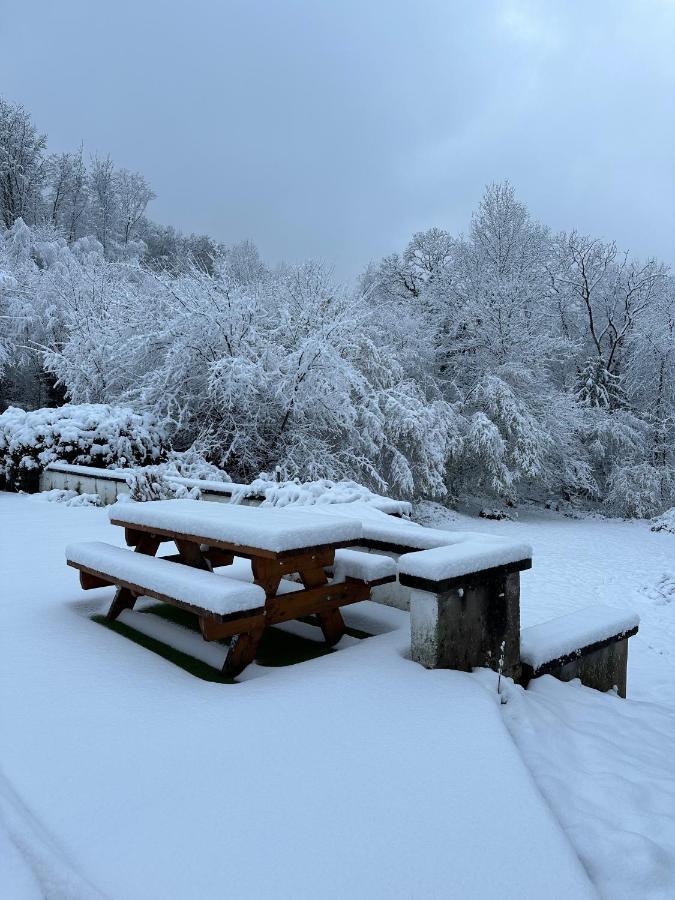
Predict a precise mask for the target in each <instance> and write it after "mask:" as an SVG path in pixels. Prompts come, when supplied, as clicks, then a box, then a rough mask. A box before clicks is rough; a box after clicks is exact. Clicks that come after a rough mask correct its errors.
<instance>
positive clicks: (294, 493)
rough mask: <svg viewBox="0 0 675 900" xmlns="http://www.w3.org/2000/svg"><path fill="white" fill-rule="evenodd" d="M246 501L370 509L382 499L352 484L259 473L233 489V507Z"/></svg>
mask: <svg viewBox="0 0 675 900" xmlns="http://www.w3.org/2000/svg"><path fill="white" fill-rule="evenodd" d="M247 497H264V500H263V502H262V504H261V505H262V506H315V505H317V506H318V505H323V504H329V503H354V502H356V501H359V502H361V503H367V504H368V505H371V506H377V505H378V503H381V502H382V499H383V498H382V497H381V496H379V495H378V494H374V493H373V492H372V491H370V490H368V488H367V487H364V486H363V485H362V484H357V483H356V482H355V481H331V480H330V479H328V478H322V479H319V480H317V481H307V482H304V483H303V482H301V481H299V480H297V479H294V480H291V481H278V480H276V478H275V476H274V475H270V474H267V473H265V472H263V473H262V474H261V475H260V476H259V477H258V478H256V479H255V480H254V481H252V482H251V484H249V485H245V486H241V487H239V488H236V489H235V490H234V492H233V494H232V502H233V503H241V501H242V500H244V499H245V498H247ZM388 502H389V503H393V502H395V503H396V504H397V507H398V508H397V509H395V510H394V509H392V510H391V511H392V512H397V513H398V514H399V515H409V514H410V504H409V503H407V502H406V501H404V500H399V501H388Z"/></svg>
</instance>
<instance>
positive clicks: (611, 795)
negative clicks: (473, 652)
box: [417, 504, 675, 900]
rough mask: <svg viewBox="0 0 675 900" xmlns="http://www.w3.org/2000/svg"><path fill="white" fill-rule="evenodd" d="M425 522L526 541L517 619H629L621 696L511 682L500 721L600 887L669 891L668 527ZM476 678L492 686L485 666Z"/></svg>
mask: <svg viewBox="0 0 675 900" xmlns="http://www.w3.org/2000/svg"><path fill="white" fill-rule="evenodd" d="M417 514H418V517H419V518H420V520H422V521H424V522H425V523H428V524H432V525H434V527H437V528H438V527H448V528H462V529H464V528H471V529H472V530H474V531H483V532H485V533H490V534H495V533H496V534H500V535H503V536H505V537H509V538H513V539H517V540H523V541H528V542H530V543H531V544H532V545H533V547H534V567H533V569H532V570H531V571H528V572H523V573H522V576H521V587H522V592H521V618H522V623H523V625H524V626H527V625H534V624H537V623H539V622H543V621H546V620H548V619H550V618H552V617H553V616H557V615H561V614H563V613H566V612H570V611H572V610H573V609H578V608H579V607H582V606H586V605H588V604H593V603H603V604H608V605H610V606H614V607H617V608H618V609H619V610H625V609H634V610H635V611H636V612H638V613H639V615H640V619H641V622H640V632H639V633H638V634H637V635H636V636H635V637H633V638H631V639H630V644H629V647H630V649H629V655H628V657H629V658H628V699H627V700H621V699H619V698H618V697H615V696H612V695H610V694H600V693H598V692H597V691H591V690H588V689H586V688H583V687H581V686H579V685H578V684H561V683H560V682H559V681H556V680H555V679H554V678H552V677H550V676H545V677H543V678H539V679H537V680H536V681H534V682H533V683H532V684H531V685H530V687H529V688H528V690H527V691H524V690H523V689H522V688H520V687H517V686H515V687H514V686H513V685H510V686H508V687H507V689H506V692H505V697H506V700H507V703H506V704H504V705H503V706H502V710H503V713H504V717H505V721H506V723H507V726H508V727H509V730H510V731H511V733H512V734H513V737H514V739H515V741H516V744H517V745H518V747H519V749H520V751H521V753H522V755H523V758H524V759H525V761H526V763H527V764H528V766H529V768H530V770H531V771H532V774H533V775H534V777H535V780H536V782H537V784H538V786H539V788H540V789H541V791H542V793H543V794H544V796H545V797H546V799H547V800H548V802H549V803H550V804H551V807H552V809H553V810H554V811H555V813H556V815H557V816H558V818H559V820H560V822H561V823H562V825H563V827H564V828H565V830H566V832H567V834H568V836H569V837H570V839H571V841H572V843H573V844H574V846H575V848H576V850H577V852H578V854H579V856H580V858H581V859H582V861H583V862H584V865H585V866H586V869H587V871H588V872H589V874H590V875H591V878H592V879H593V881H594V882H595V884H596V885H597V887H598V888H599V890H600V892H601V894H602V895H603V896H605V897H608V898H626V900H629V898H630V900H633V898H636V897H639V898H641V900H642V898H646V897H654V898H656V897H659V898H661V897H675V764H674V762H673V748H674V747H675V535H673V534H668V533H665V532H659V533H654V532H652V531H650V530H649V524H648V523H647V522H639V521H632V522H624V521H620V520H616V519H607V520H604V519H600V518H582V519H570V518H566V517H564V516H561V515H558V514H556V513H553V512H546V511H538V512H526V513H521V514H520V518H519V520H518V521H515V522H509V521H500V522H494V521H486V520H479V519H470V518H469V517H467V516H463V515H457V514H455V513H450V512H448V511H446V510H443V509H442V508H441V507H438V506H436V505H435V504H423V505H422V506H421V507H420V508H419V509H418V510H417ZM477 677H479V678H480V679H481V680H483V681H484V683H486V684H493V683H494V680H495V676H494V675H493V673H488V672H482V673H480V674H479V675H478V676H477Z"/></svg>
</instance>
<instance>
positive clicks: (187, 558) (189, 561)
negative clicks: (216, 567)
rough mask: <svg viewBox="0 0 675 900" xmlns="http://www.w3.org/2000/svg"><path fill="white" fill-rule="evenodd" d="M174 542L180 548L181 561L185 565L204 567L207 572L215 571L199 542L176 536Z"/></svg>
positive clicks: (197, 567) (196, 567)
mask: <svg viewBox="0 0 675 900" xmlns="http://www.w3.org/2000/svg"><path fill="white" fill-rule="evenodd" d="M174 543H175V544H176V547H177V548H178V553H179V555H180V561H181V562H182V563H184V564H185V565H188V566H192V567H193V568H195V569H204V570H205V571H207V572H213V566H212V565H211V563H210V562H209V561H208V559H207V558H206V556H204V554H203V553H202V551H201V548H200V547H199V545H198V544H195V543H193V542H192V541H182V540H180V538H176V539H175V541H174Z"/></svg>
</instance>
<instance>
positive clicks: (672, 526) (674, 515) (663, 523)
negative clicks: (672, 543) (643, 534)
mask: <svg viewBox="0 0 675 900" xmlns="http://www.w3.org/2000/svg"><path fill="white" fill-rule="evenodd" d="M650 531H667V532H668V533H669V534H675V506H674V507H672V509H667V510H666V511H665V512H664V513H663V514H662V515H660V516H657V517H656V518H655V519H652V525H651V528H650Z"/></svg>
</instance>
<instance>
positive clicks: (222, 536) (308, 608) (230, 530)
mask: <svg viewBox="0 0 675 900" xmlns="http://www.w3.org/2000/svg"><path fill="white" fill-rule="evenodd" d="M109 517H110V521H111V522H112V524H113V525H117V526H120V527H122V528H124V530H125V538H126V543H127V545H128V546H129V547H131V548H133V552H132V551H129V550H124V549H121V548H119V547H113V546H110V545H107V544H104V543H100V542H93V543H87V544H76V545H73V546H71V547H69V548H67V550H66V556H67V560H68V563H69V565H71V566H73V567H75V568H77V569H79V570H80V582H81V585H82V587H83V588H84V589H89V588H93V587H100V586H101V585H103V584H115V585H116V586H117V591H116V593H115V597H114V599H113V602H112V604H111V606H110V609H109V611H108V618H109V619H115V618H117V616H119V615H120V613H121V612H122V611H123V610H125V609H133V606H134V604H135V602H136V599H137V598H138V597H139V596H143V595H146V596H151V597H155V598H156V599H159V600H161V601H163V602H167V603H171V604H174V605H176V606H179V607H182V608H184V609H188V610H189V611H191V612H193V613H195V614H196V615H197V616H198V618H199V625H200V630H201V633H202V636H203V637H204V639H205V640H221V639H223V638H230V637H231V638H232V641H231V643H230V647H229V650H228V654H227V658H226V660H225V664H224V666H223V672H224V673H225V674H226V675H229V676H232V677H234V676H236V675H238V674H239V673H240V672H241V671H242V670H243V669H244V668H245V667H246V666H247V665H248V664H249V663H250V662H251V661H252V660H253V659H254V658H255V655H256V650H257V647H258V643H259V641H260V638H261V637H262V634H263V631H264V629H265V628H267V627H269V626H271V625H275V624H278V623H281V622H286V621H289V620H291V619H298V618H303V617H307V616H311V617H312V618H313V619H314V620H315V621H316V622H317V624H318V625H319V626H320V627H321V630H322V632H323V636H324V639H325V640H326V642H327V643H328V644H330V645H333V644H335V643H337V642H338V641H339V640H340V638H341V637H342V635H343V634H344V632H345V623H344V620H343V618H342V615H341V613H340V608H341V607H342V606H346V605H348V604H351V603H357V602H359V601H361V600H366V599H368V597H369V596H370V592H371V590H372V588H373V587H375V586H376V585H379V584H384V583H385V582H388V581H393V580H395V577H396V568H395V564H394V563H393V562H392V560H390V559H389V558H388V557H384V556H374V555H372V554H368V553H365V552H362V551H358V550H354V549H348V548H350V546H353V545H354V544H357V543H358V542H359V540H360V539H361V538H362V536H363V526H362V523H361V520H360V519H357V518H350V517H349V516H347V515H345V516H342V515H340V516H334V515H325V514H322V513H320V512H314V511H312V510H308V509H306V508H303V509H295V510H287V509H260V508H256V507H248V506H237V505H231V504H221V503H207V502H203V501H197V500H161V501H152V502H146V503H129V502H128V503H117V504H115V505H114V506H113V507H111V509H110V510H109ZM168 541H171V542H173V543H174V544H175V547H176V551H177V552H176V553H174V554H170V555H167V556H162V557H156V554H157V552H158V550H159V548H160V546H161V545H162V544H163V543H164V542H168ZM235 557H242V558H244V559H248V560H250V563H251V572H252V583H243V582H242V581H241V580H236V579H233V578H229V577H227V575H224V574H222V573H221V572H218V573H216V572H214V569H215V568H219V567H227V566H230V565H231V564H232V562H233V560H234V558H235ZM293 580H295V581H293Z"/></svg>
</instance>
